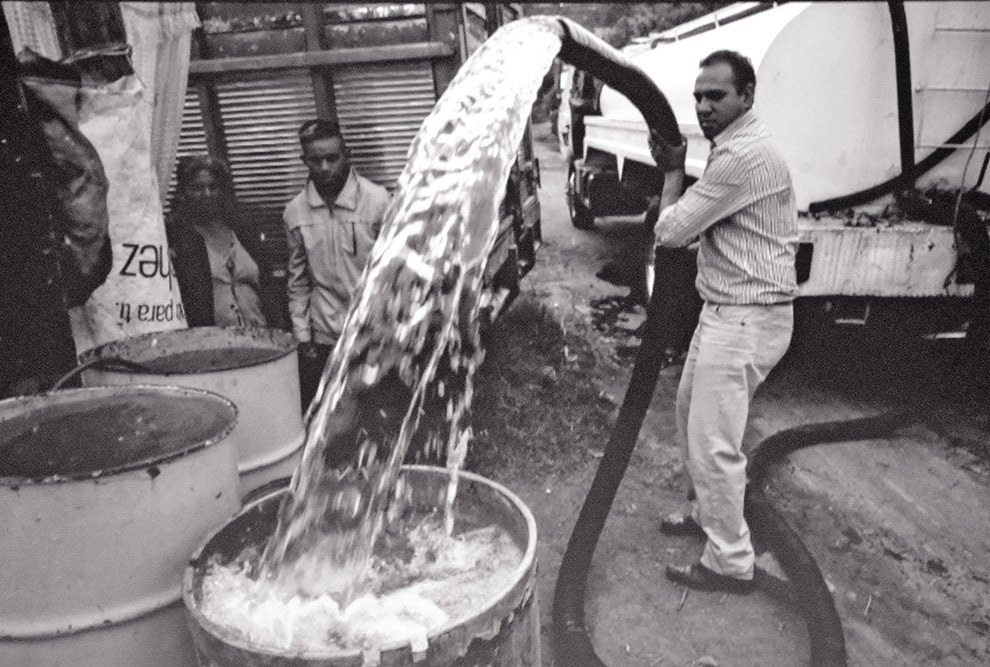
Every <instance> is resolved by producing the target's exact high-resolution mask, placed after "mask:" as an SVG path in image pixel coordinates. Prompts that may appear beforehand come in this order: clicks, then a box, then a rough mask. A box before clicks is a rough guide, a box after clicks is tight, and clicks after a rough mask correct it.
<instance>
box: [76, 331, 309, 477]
mask: <svg viewBox="0 0 990 667" xmlns="http://www.w3.org/2000/svg"><path fill="white" fill-rule="evenodd" d="M114 360H123V361H126V362H132V363H137V364H140V365H141V366H142V367H144V370H134V369H121V368H116V367H114V366H113V365H112V364H111V363H109V362H113V361H114ZM80 361H81V362H82V363H83V364H90V363H93V364H95V365H92V366H90V367H89V368H87V369H86V370H85V371H83V373H82V380H83V384H85V385H87V386H94V385H112V384H174V385H180V386H183V387H195V388H197V389H205V390H207V391H213V392H216V393H218V394H220V395H221V396H225V397H227V398H229V399H230V400H231V401H233V402H234V405H236V406H237V409H238V412H239V417H238V420H237V427H236V428H235V429H234V433H232V434H231V439H232V440H233V441H234V443H235V445H236V447H237V451H238V459H239V463H238V468H239V470H240V475H241V496H242V497H244V496H246V495H247V494H248V493H250V492H251V491H252V490H254V489H256V488H258V487H260V486H263V485H264V484H266V483H268V482H270V481H272V480H274V479H278V478H280V477H288V476H290V475H292V473H293V472H294V471H295V469H296V467H297V466H298V464H299V459H300V457H301V455H302V447H303V442H304V440H305V436H306V432H305V427H304V426H303V421H302V411H301V407H300V397H299V361H298V358H297V356H296V342H295V339H294V338H293V337H292V336H291V335H290V334H288V333H286V332H284V331H280V330H278V329H241V328H236V327H195V328H191V329H181V330H178V331H163V332H160V333H153V334H144V335H142V336H135V337H132V338H126V339H124V340H119V341H114V342H112V343H106V344H104V345H101V346H99V347H97V348H94V349H92V350H88V351H86V352H85V353H84V354H82V355H81V356H80ZM100 361H106V362H108V363H107V364H105V365H102V366H101V365H100V364H99V363H98V362H100Z"/></svg>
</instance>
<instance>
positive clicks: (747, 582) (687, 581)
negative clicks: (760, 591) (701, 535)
mask: <svg viewBox="0 0 990 667" xmlns="http://www.w3.org/2000/svg"><path fill="white" fill-rule="evenodd" d="M667 578H668V579H670V580H671V581H673V582H674V583H676V584H681V585H682V586H687V587H688V588H693V589H695V590H697V591H725V592H727V593H741V594H745V593H752V592H753V589H754V588H755V584H754V583H753V580H752V579H736V578H735V577H727V576H725V575H724V574H718V573H716V572H712V571H711V570H709V569H708V568H707V567H705V566H704V565H702V564H701V563H693V564H691V565H686V566H684V567H678V566H677V565H668V566H667Z"/></svg>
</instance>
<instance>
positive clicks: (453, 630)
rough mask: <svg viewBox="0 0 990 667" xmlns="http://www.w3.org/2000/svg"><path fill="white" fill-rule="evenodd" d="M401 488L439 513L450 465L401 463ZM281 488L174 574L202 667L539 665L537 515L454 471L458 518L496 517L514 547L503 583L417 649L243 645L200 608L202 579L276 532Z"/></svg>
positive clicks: (417, 505)
mask: <svg viewBox="0 0 990 667" xmlns="http://www.w3.org/2000/svg"><path fill="white" fill-rule="evenodd" d="M402 480H403V483H404V488H405V489H407V492H408V493H409V494H410V496H411V498H410V502H411V506H412V508H414V509H415V510H417V511H430V510H438V509H439V511H441V512H442V511H443V510H442V508H443V503H444V499H445V497H446V493H447V488H448V484H449V481H450V473H449V472H448V471H447V470H446V469H444V468H437V467H431V466H405V467H403V469H402ZM285 493H287V490H286V489H281V490H276V491H273V492H271V493H269V494H268V495H265V496H262V497H261V498H258V499H257V500H255V501H254V502H252V503H250V504H248V505H247V506H245V508H244V509H243V510H242V511H241V512H240V513H239V514H238V515H237V516H236V517H234V518H233V519H232V520H231V521H230V522H228V523H227V524H226V525H225V526H223V527H222V528H220V529H219V530H217V531H216V532H215V533H214V534H212V535H211V536H209V537H208V538H207V539H206V540H205V542H204V543H203V544H202V546H201V547H200V548H199V549H198V550H197V551H196V552H195V553H194V554H193V556H192V558H191V559H190V562H189V567H187V568H186V571H185V575H184V577H183V582H182V595H183V599H184V601H185V605H186V609H187V612H188V621H189V626H190V629H191V631H192V634H193V638H194V640H195V642H196V647H197V650H198V651H199V654H200V659H201V663H202V664H203V665H204V666H206V665H208V666H210V667H262V666H264V667H362V666H365V667H371V666H372V665H389V666H391V667H404V666H406V665H409V666H410V667H412V666H413V665H416V666H417V667H475V666H478V665H484V666H485V667H538V666H539V665H540V664H541V662H540V661H541V658H540V612H539V603H538V599H537V597H538V596H537V585H536V567H537V561H536V541H537V534H536V520H535V519H534V518H533V514H532V512H531V511H530V510H529V508H528V507H526V505H525V504H524V503H523V502H522V501H521V500H520V499H519V498H518V497H517V496H516V495H515V494H513V493H512V492H511V491H509V490H508V489H506V488H505V487H504V486H501V485H500V484H497V483H496V482H493V481H491V480H488V479H486V478H484V477H481V476H479V475H475V474H472V473H466V472H462V473H460V475H459V478H458V493H457V497H456V500H455V502H454V516H455V533H456V531H457V524H458V522H461V521H464V522H466V523H470V524H473V525H479V524H480V525H485V524H495V525H497V526H499V527H501V528H502V529H504V530H505V531H506V533H507V534H508V535H509V536H510V537H511V539H512V540H513V542H515V544H516V546H517V547H518V548H519V550H520V552H521V553H522V558H521V559H520V561H519V563H518V564H517V565H516V567H515V569H514V571H513V572H512V576H511V578H509V583H508V584H507V585H505V586H503V587H502V588H500V589H498V590H493V591H492V592H491V595H490V596H489V597H488V599H487V600H486V601H485V602H484V603H483V604H481V605H480V606H479V608H478V609H476V610H473V611H472V612H471V613H470V614H468V615H466V616H462V617H461V618H454V619H451V621H450V622H449V623H447V624H446V625H445V626H443V627H441V628H439V629H437V630H435V631H434V632H432V633H430V634H429V635H428V636H427V640H428V645H427V648H426V650H425V651H421V650H418V651H414V650H413V648H412V646H411V643H410V642H409V641H408V640H405V641H403V640H398V641H395V642H393V643H391V644H385V645H382V646H379V647H377V648H376V649H373V650H364V651H362V650H357V649H355V650H354V651H334V650H329V649H328V650H327V651H322V652H318V651H306V652H293V651H279V650H277V649H273V648H271V647H267V646H259V645H256V644H252V643H251V642H250V641H248V640H247V639H245V638H244V637H243V636H240V635H238V634H237V632H236V631H233V630H231V629H230V628H227V627H224V626H221V625H218V624H217V623H215V622H213V621H211V620H210V619H209V618H207V617H206V616H205V615H204V614H203V613H202V611H201V610H200V604H201V602H202V590H203V579H204V576H205V574H206V571H207V565H208V563H210V562H211V561H213V562H218V563H220V564H227V563H230V562H232V561H234V560H235V559H237V558H238V556H239V555H240V554H242V552H243V551H244V550H245V549H247V548H250V547H263V546H264V544H265V542H267V540H268V538H269V537H270V536H271V535H272V534H273V533H274V532H275V526H276V523H277V521H278V508H279V504H280V503H281V500H282V497H283V496H284V494H285Z"/></svg>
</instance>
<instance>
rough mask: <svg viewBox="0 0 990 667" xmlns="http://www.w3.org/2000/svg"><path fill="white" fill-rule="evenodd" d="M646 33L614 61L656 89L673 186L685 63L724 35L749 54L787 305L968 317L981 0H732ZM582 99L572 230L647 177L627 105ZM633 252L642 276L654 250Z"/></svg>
mask: <svg viewBox="0 0 990 667" xmlns="http://www.w3.org/2000/svg"><path fill="white" fill-rule="evenodd" d="M650 47H651V48H649V49H648V50H645V51H642V52H640V53H638V54H636V55H633V56H631V57H630V58H629V60H630V61H631V62H632V63H634V64H635V65H638V66H639V67H640V68H641V69H643V70H644V71H645V72H646V73H647V75H648V76H650V77H651V78H652V79H653V80H654V81H655V82H656V83H657V85H658V87H659V88H660V89H661V90H662V91H663V92H664V93H665V95H666V96H667V98H668V99H669V101H670V104H671V106H672V108H673V110H674V113H675V115H676V117H677V120H678V124H679V127H680V130H681V133H682V134H683V135H684V136H685V137H686V139H687V143H688V149H687V160H686V179H685V180H686V185H690V183H691V182H693V181H694V180H696V179H697V178H699V177H700V176H701V174H702V173H703V171H704V169H705V164H706V160H707V157H708V152H709V142H708V141H707V140H706V139H705V138H704V136H703V135H702V132H701V128H700V127H699V126H698V123H697V119H696V116H695V110H694V100H693V97H692V92H693V86H694V78H695V75H696V72H697V68H698V63H699V61H700V60H701V59H702V58H703V57H704V56H706V55H707V54H709V53H711V52H712V51H715V50H718V49H732V50H736V51H739V52H741V53H743V54H744V55H746V56H748V57H749V58H750V60H751V61H752V62H753V66H754V68H755V70H756V75H757V88H756V102H755V111H756V113H757V115H758V116H759V117H760V118H761V119H762V120H763V121H764V122H765V123H766V125H767V127H768V128H769V130H770V132H771V133H772V135H773V137H774V140H775V142H776V144H777V145H778V147H779V148H780V150H781V151H782V152H783V154H784V156H785V159H786V160H787V163H788V165H789V166H790V169H791V174H792V178H793V182H794V189H795V193H796V196H797V203H798V210H799V228H800V246H799V251H798V256H797V274H798V282H799V298H798V304H799V305H802V304H803V306H804V307H803V308H801V309H799V311H798V312H799V316H802V314H803V316H805V317H813V316H814V317H822V318H824V319H823V320H820V321H822V322H825V323H828V324H830V325H831V324H869V323H870V322H871V321H886V322H887V323H890V322H891V320H889V319H885V314H891V313H900V316H899V319H898V320H896V321H899V322H900V324H898V326H907V327H913V328H916V329H917V333H918V334H919V335H928V336H931V337H935V336H954V337H963V336H965V331H966V327H967V326H969V333H970V337H971V338H973V331H974V328H973V327H974V326H979V327H980V328H981V330H983V331H985V329H986V326H987V325H986V322H985V319H986V318H987V317H990V305H988V298H987V290H988V286H987V285H986V283H987V281H988V280H990V278H988V276H990V258H988V257H987V255H988V254H990V242H988V241H987V234H986V223H987V221H988V218H990V194H988V192H990V183H988V182H987V179H985V176H986V171H987V163H988V161H990V152H988V149H990V129H988V128H986V127H985V126H984V124H985V123H986V121H987V120H990V107H988V101H990V70H988V69H987V67H986V64H987V63H990V3H985V2H908V3H903V4H902V3H900V2H889V3H880V2H843V3H815V2H787V3H779V4H778V3H752V2H750V3H736V4H735V5H732V6H728V7H724V8H722V9H720V10H718V11H717V12H714V13H712V14H709V15H707V16H705V17H702V18H699V19H695V20H694V21H692V22H691V25H690V26H687V25H685V26H679V27H677V28H674V29H672V30H669V31H667V32H665V33H657V34H653V35H651V36H650ZM597 109H598V113H599V115H593V114H592V115H583V114H582V115H579V116H580V118H581V119H583V123H584V128H583V132H579V131H575V129H574V128H572V129H571V132H570V134H571V138H573V136H574V135H575V134H579V135H581V136H583V145H582V146H580V147H572V153H571V155H570V175H569V178H568V191H567V198H568V205H569V210H570V212H571V217H572V222H573V223H574V224H575V226H577V227H582V228H588V227H590V226H592V225H593V224H594V221H595V218H596V217H599V216H609V215H634V214H638V213H642V212H644V211H646V209H647V207H648V205H649V203H650V202H651V201H653V202H656V197H657V195H658V194H659V190H660V188H661V187H662V182H663V178H662V175H661V174H660V173H659V172H658V170H657V169H656V167H655V165H654V163H653V160H652V158H651V156H650V153H649V149H648V146H647V129H646V124H645V122H644V121H643V117H642V115H641V114H640V113H639V111H638V110H637V109H636V108H635V107H634V106H633V105H632V104H631V103H630V102H629V101H628V100H627V99H626V98H625V97H624V96H622V95H620V94H619V93H617V92H616V91H614V90H612V89H611V88H609V87H607V86H606V87H604V88H603V89H602V91H601V93H600V97H599V99H598V105H597ZM574 120H576V119H572V124H573V122H574ZM574 148H576V150H574ZM647 218H649V216H647ZM643 255H644V256H645V258H646V259H645V262H646V264H647V265H648V266H647V271H645V272H644V274H645V275H646V276H652V272H653V269H654V267H653V266H651V263H652V262H653V261H655V255H654V254H653V253H652V252H645V253H643ZM660 261H662V260H660ZM656 268H657V270H659V268H660V267H659V266H658V267H656ZM646 282H647V286H649V285H650V284H651V281H650V279H649V278H647V281H646ZM687 289H691V286H690V285H688V286H687ZM905 314H907V315H908V317H906V318H905V317H903V316H904V315H905Z"/></svg>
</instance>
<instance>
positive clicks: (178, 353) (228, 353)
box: [79, 326, 297, 375]
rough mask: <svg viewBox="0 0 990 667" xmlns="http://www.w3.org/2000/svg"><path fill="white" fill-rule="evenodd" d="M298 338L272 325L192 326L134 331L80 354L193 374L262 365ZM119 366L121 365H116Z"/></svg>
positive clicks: (84, 359) (94, 361)
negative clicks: (142, 331) (269, 326)
mask: <svg viewBox="0 0 990 667" xmlns="http://www.w3.org/2000/svg"><path fill="white" fill-rule="evenodd" d="M296 347H297V343H296V340H295V338H294V337H293V336H292V335H291V334H289V333H287V332H285V331H282V330H280V329H272V328H267V327H217V326H213V327H192V328H189V329H175V330H170V331H156V332H153V333H147V334H141V335H139V336H131V337H130V338H124V339H122V340H115V341H111V342H108V343H104V344H103V345H100V346H98V347H95V348H92V349H89V350H86V351H85V352H83V353H82V354H81V355H79V361H80V363H82V364H84V365H87V366H89V365H97V366H98V362H100V361H106V362H112V361H118V360H122V361H124V362H130V363H132V364H138V365H139V366H142V367H144V368H143V369H137V368H135V369H132V370H129V371H128V372H134V373H149V374H154V375H191V374H199V373H211V372H219V371H228V370H234V369H239V368H248V367H251V366H259V365H261V364H266V363H269V362H272V361H275V360H276V359H281V358H282V357H285V356H287V355H289V354H291V353H293V352H295V350H296ZM114 370H118V369H114Z"/></svg>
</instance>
